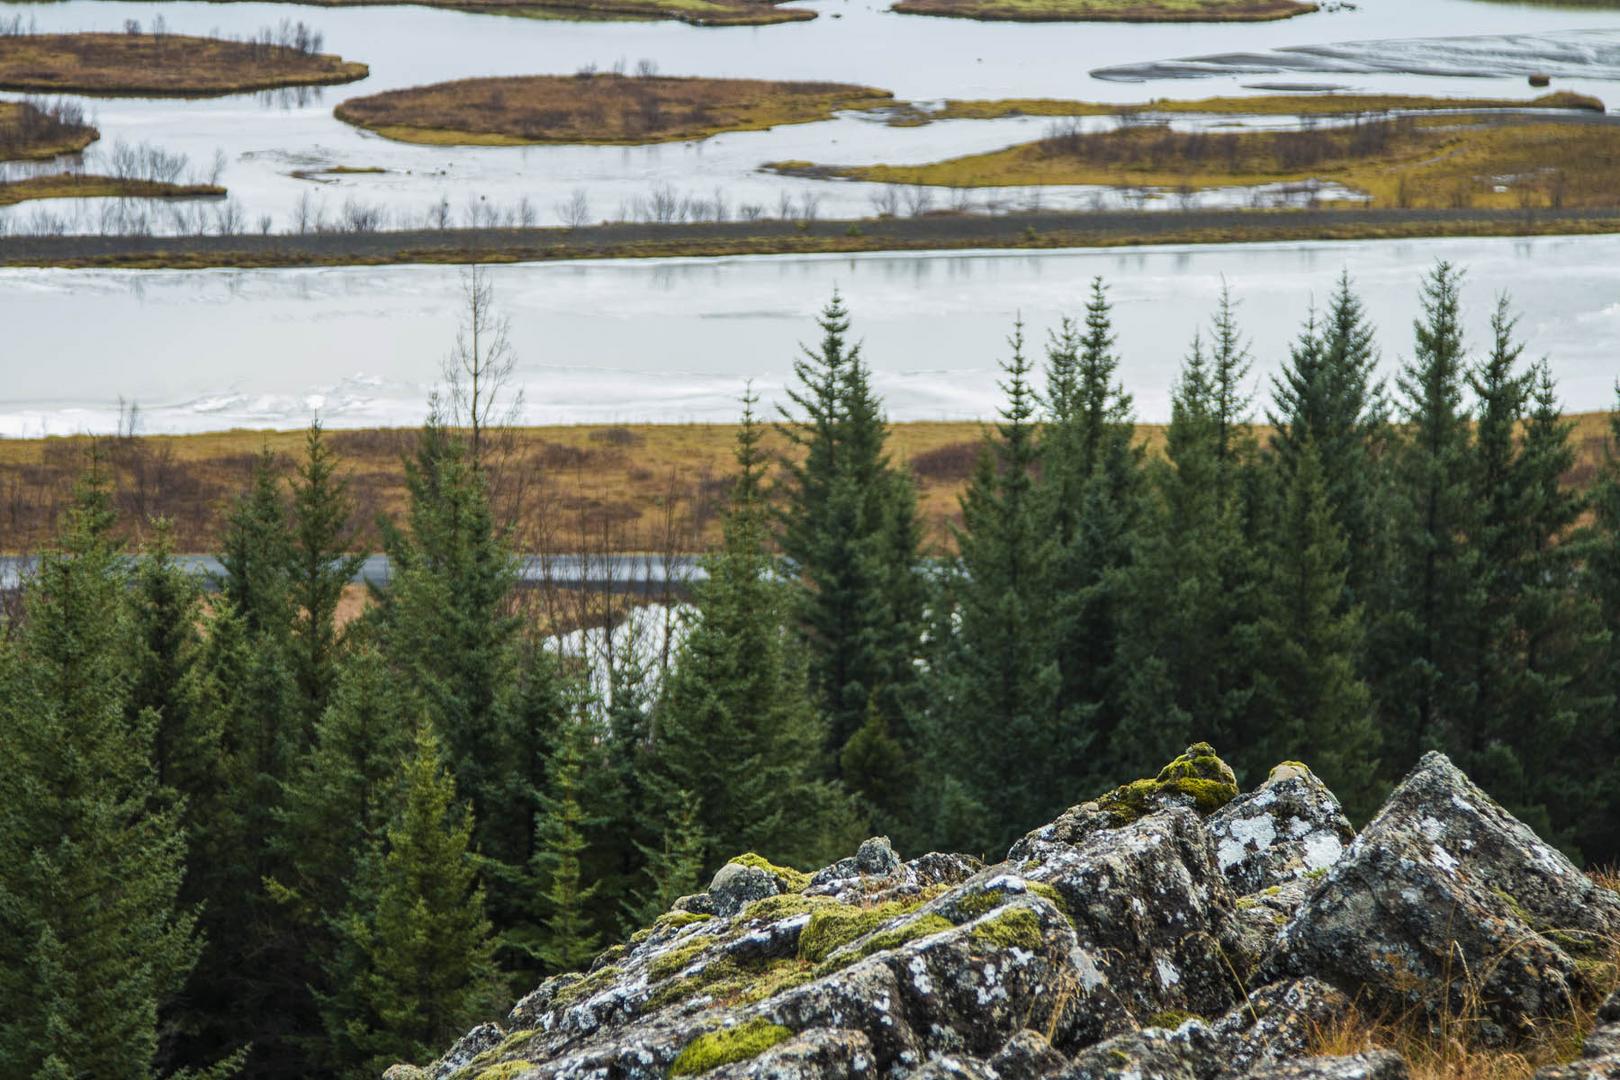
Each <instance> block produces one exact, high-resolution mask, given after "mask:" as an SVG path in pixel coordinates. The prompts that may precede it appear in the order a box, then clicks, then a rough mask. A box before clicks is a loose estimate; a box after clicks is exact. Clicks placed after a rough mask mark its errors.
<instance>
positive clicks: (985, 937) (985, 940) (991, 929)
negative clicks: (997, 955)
mask: <svg viewBox="0 0 1620 1080" xmlns="http://www.w3.org/2000/svg"><path fill="white" fill-rule="evenodd" d="M971 936H972V938H973V940H974V941H975V942H978V943H979V944H982V945H989V946H991V947H992V948H996V949H1023V950H1024V951H1025V952H1036V951H1037V950H1039V949H1040V948H1041V946H1042V945H1044V944H1045V937H1044V935H1042V933H1041V920H1040V919H1039V918H1038V917H1036V915H1035V913H1034V912H1033V911H1031V910H1029V908H1027V907H1014V908H1008V909H1007V910H1006V911H1003V912H1002V913H1001V914H999V915H996V916H994V917H992V918H989V919H986V920H984V921H983V922H981V923H978V924H976V925H975V926H974V927H973V930H972V931H971Z"/></svg>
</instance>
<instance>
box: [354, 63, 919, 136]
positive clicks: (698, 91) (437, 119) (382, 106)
mask: <svg viewBox="0 0 1620 1080" xmlns="http://www.w3.org/2000/svg"><path fill="white" fill-rule="evenodd" d="M891 99H892V95H890V94H889V93H888V91H885V90H874V89H872V88H870V87H865V86H851V85H847V84H843V83H817V82H770V81H765V80H760V79H682V78H667V77H663V76H657V75H647V76H627V75H595V74H581V75H572V76H570V75H528V76H516V77H511V78H496V79H461V80H458V81H455V82H447V83H437V84H435V85H432V86H421V87H413V88H411V89H407V90H390V91H388V92H386V93H382V94H373V95H372V96H370V97H361V98H352V99H350V100H348V101H345V102H343V103H342V104H341V105H339V106H338V107H337V108H336V109H335V110H333V111H334V113H335V114H336V116H337V118H338V119H339V120H342V121H345V122H346V123H350V124H354V125H355V126H357V127H363V128H366V129H368V130H371V131H375V132H377V133H378V134H379V135H383V136H385V137H387V138H390V139H398V140H400V141H403V142H415V143H431V144H439V145H455V144H471V145H485V146H517V145H527V144H533V143H610V144H635V143H653V142H675V141H680V140H685V139H702V138H707V137H708V136H710V135H716V134H719V133H720V132H725V131H756V130H760V129H763V128H769V127H775V126H776V125H778V124H803V123H808V122H810V121H813V120H826V119H830V118H831V117H832V116H833V115H834V114H835V113H836V112H838V111H839V110H842V109H869V108H873V107H874V106H877V105H880V104H884V103H887V102H888V101H890V100H891Z"/></svg>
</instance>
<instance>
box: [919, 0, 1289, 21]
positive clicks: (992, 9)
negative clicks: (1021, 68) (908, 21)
mask: <svg viewBox="0 0 1620 1080" xmlns="http://www.w3.org/2000/svg"><path fill="white" fill-rule="evenodd" d="M892 10H894V11H898V12H901V13H903V14H907V15H944V16H952V17H955V18H959V19H982V20H986V21H1008V22H1269V21H1272V20H1275V19H1288V18H1292V17H1293V16H1295V15H1304V14H1307V13H1309V12H1312V11H1315V10H1316V5H1315V4H1312V3H1299V2H1297V0H900V2H899V3H897V4H895V5H894V7H893V8H892Z"/></svg>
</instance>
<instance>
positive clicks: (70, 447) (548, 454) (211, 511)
mask: <svg viewBox="0 0 1620 1080" xmlns="http://www.w3.org/2000/svg"><path fill="white" fill-rule="evenodd" d="M1570 419H1571V420H1572V421H1573V422H1574V424H1575V431H1574V435H1573V441H1574V445H1575V447H1576V450H1577V455H1578V461H1577V464H1576V466H1575V468H1574V469H1573V470H1572V471H1571V473H1570V475H1569V476H1568V477H1566V478H1565V479H1566V481H1567V482H1569V483H1571V484H1574V485H1578V486H1584V485H1585V484H1588V483H1590V482H1591V479H1592V477H1593V476H1594V475H1595V473H1596V470H1597V468H1598V465H1599V463H1600V462H1601V461H1602V459H1603V455H1604V454H1605V453H1606V450H1607V447H1608V431H1609V429H1608V423H1609V415H1608V414H1607V413H1583V414H1575V415H1572V416H1571V417H1570ZM985 431H986V428H985V426H984V425H983V424H981V423H979V422H977V421H960V422H927V423H904V424H894V425H893V426H892V427H891V433H890V448H891V453H892V455H893V457H894V459H895V460H896V461H897V462H900V463H903V464H904V465H905V466H906V467H908V468H909V469H910V470H911V472H912V474H913V476H914V477H915V478H916V482H917V491H918V501H919V506H920V509H921V513H922V516H923V518H924V521H925V523H926V526H927V529H926V532H927V536H928V538H929V542H930V544H931V545H932V546H933V547H935V548H944V547H947V546H948V545H949V542H950V537H949V528H948V526H949V525H950V524H951V523H952V522H954V521H956V520H957V516H958V510H959V508H958V505H957V497H958V496H959V495H960V494H961V492H962V489H963V486H964V485H965V483H966V481H967V479H968V477H969V475H970V473H971V471H972V468H973V466H974V463H975V462H976V460H977V458H978V454H979V452H980V450H981V448H982V446H983V441H984V437H985ZM736 432H737V429H736V427H735V426H734V425H730V424H642V425H634V426H570V427H538V428H521V429H518V430H517V431H516V432H515V433H514V436H513V440H512V444H511V450H510V453H509V455H508V457H507V459H506V460H507V464H506V466H504V468H503V469H502V471H501V476H502V481H501V484H502V488H503V490H504V491H505V492H507V493H508V495H510V499H509V503H510V505H511V506H512V507H514V508H515V509H513V510H512V513H511V516H512V518H513V519H514V520H515V531H514V542H515V543H516V544H517V545H518V546H520V547H524V548H525V549H526V550H550V551H576V550H598V549H603V548H607V549H612V550H619V551H644V550H660V549H662V548H663V547H666V546H674V547H676V548H678V549H679V550H685V551H695V550H702V549H704V548H706V547H707V546H708V545H710V544H711V543H713V541H714V540H715V539H716V538H717V536H718V527H719V518H718V512H719V510H720V508H721V507H722V506H723V503H724V499H725V496H726V493H727V491H728V490H729V487H730V482H731V477H732V475H733V468H734V466H733V459H732V447H733V441H734V439H735V437H736ZM1256 433H1257V435H1258V436H1259V437H1260V438H1261V439H1264V438H1265V437H1266V434H1267V433H1266V429H1264V428H1257V429H1256ZM1137 435H1138V439H1139V441H1140V442H1141V443H1142V445H1144V446H1145V447H1147V448H1148V450H1149V452H1150V453H1154V452H1157V451H1158V450H1159V449H1160V448H1161V447H1162V445H1163V437H1164V431H1163V428H1162V427H1160V426H1158V425H1150V424H1144V425H1140V426H1139V427H1138V432H1137ZM328 437H329V439H330V441H331V445H332V447H333V448H334V450H335V451H336V452H337V453H338V454H339V456H340V457H341V459H342V466H343V471H344V472H345V474H346V475H347V476H348V478H349V484H350V490H351V492H352V493H353V495H354V497H355V501H356V504H357V519H358V523H359V525H360V527H361V540H362V542H363V544H364V546H366V547H367V548H369V549H372V550H375V549H377V548H378V546H379V544H378V536H377V531H376V528H375V520H376V517H377V515H378V514H388V515H397V514H399V513H400V511H401V510H402V509H403V507H404V503H405V488H404V482H403V480H404V477H403V470H402V466H401V463H402V460H403V456H404V455H405V454H406V453H408V452H409V451H410V449H411V447H412V445H413V442H414V439H415V432H414V431H412V430H410V429H396V428H386V429H368V430H352V431H345V430H338V431H332V432H329V433H328ZM303 444H304V433H303V432H302V431H282V432H261V431H225V432H217V433H213V434H206V435H181V436H161V435H158V436H144V437H139V438H135V439H116V438H107V439H101V440H98V442H97V444H96V445H97V448H98V451H97V452H98V453H99V455H100V457H101V459H102V460H103V461H104V462H105V464H106V467H107V468H108V469H110V470H111V472H112V474H113V475H114V477H115V478H116V483H117V489H118V502H119V506H120V509H121V511H122V512H123V516H124V521H125V525H126V528H128V529H129V530H130V531H131V533H132V534H134V533H138V532H139V526H140V523H141V522H142V521H144V520H145V519H147V518H150V517H154V516H164V517H168V518H169V519H171V521H172V522H173V526H174V530H175V541H176V544H177V546H178V547H179V549H180V550H182V551H198V552H200V551H209V550H213V549H214V548H215V547H216V546H217V544H218V536H219V533H218V526H219V520H220V510H221V508H222V507H224V506H227V505H228V504H229V502H230V501H231V500H232V499H233V498H235V496H236V495H237V494H239V493H240V492H241V491H242V490H244V488H245V486H246V481H247V479H248V477H249V476H250V475H251V471H252V469H253V466H254V463H255V462H256V461H257V459H258V455H259V454H260V452H261V450H263V449H266V448H268V449H269V450H270V451H271V453H272V454H274V455H275V460H276V462H277V465H278V467H279V468H281V469H284V470H290V469H291V468H292V466H293V464H294V463H295V462H296V461H297V460H298V459H299V458H300V456H301V455H302V453H303ZM765 445H766V447H767V449H768V450H769V451H770V452H772V453H773V454H778V455H779V454H782V453H784V452H785V451H786V443H785V441H784V440H783V439H782V437H781V436H780V434H779V433H777V432H776V431H774V430H771V431H770V432H769V433H768V435H767V437H766V439H765ZM90 449H91V441H90V440H89V439H86V438H48V439H0V551H4V552H19V551H32V550H37V549H38V548H40V547H41V546H43V545H45V544H46V543H48V542H49V539H50V537H51V535H52V530H53V528H54V522H55V516H56V514H57V513H58V511H59V510H60V509H61V507H62V506H64V505H66V502H67V500H68V498H69V497H70V494H71V491H72V486H73V482H74V480H75V478H76V477H77V476H78V475H79V474H80V473H81V471H82V470H83V469H84V468H85V466H86V464H87V462H88V461H89V453H90ZM671 538H673V539H671Z"/></svg>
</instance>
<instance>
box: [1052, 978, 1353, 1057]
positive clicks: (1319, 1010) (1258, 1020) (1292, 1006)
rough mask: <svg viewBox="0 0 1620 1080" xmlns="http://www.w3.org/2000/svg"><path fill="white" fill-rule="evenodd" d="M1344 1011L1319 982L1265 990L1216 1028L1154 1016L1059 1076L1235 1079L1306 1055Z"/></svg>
mask: <svg viewBox="0 0 1620 1080" xmlns="http://www.w3.org/2000/svg"><path fill="white" fill-rule="evenodd" d="M1349 1009H1350V999H1349V998H1347V997H1345V996H1344V995H1343V994H1342V993H1340V992H1339V991H1337V990H1335V989H1334V988H1333V987H1331V986H1328V985H1327V984H1326V983H1323V982H1321V981H1319V980H1317V979H1300V980H1297V981H1294V982H1288V983H1278V984H1274V985H1271V986H1265V987H1261V988H1260V989H1259V990H1257V991H1255V992H1254V993H1253V994H1250V995H1249V997H1248V998H1247V1000H1245V1001H1243V1002H1241V1003H1239V1004H1238V1005H1235V1006H1234V1007H1233V1008H1231V1009H1230V1010H1228V1011H1227V1012H1226V1013H1225V1014H1224V1015H1223V1016H1220V1017H1218V1018H1216V1019H1215V1020H1213V1021H1206V1020H1205V1019H1204V1018H1203V1017H1197V1016H1188V1015H1186V1014H1181V1013H1167V1014H1161V1015H1160V1016H1155V1017H1151V1018H1149V1020H1148V1026H1147V1027H1145V1028H1143V1029H1142V1030H1140V1031H1132V1032H1127V1033H1126V1034H1124V1035H1117V1036H1115V1037H1114V1038H1112V1039H1108V1040H1107V1041H1105V1042H1102V1043H1099V1044H1097V1045H1096V1046H1093V1047H1091V1048H1089V1049H1086V1050H1083V1051H1081V1052H1080V1053H1079V1054H1077V1055H1076V1056H1075V1059H1074V1065H1073V1067H1072V1069H1071V1070H1070V1071H1069V1072H1067V1073H1065V1074H1064V1076H1065V1077H1066V1078H1067V1080H1102V1078H1104V1077H1110V1078H1111V1077H1128V1076H1132V1075H1135V1076H1141V1077H1148V1076H1154V1077H1157V1076H1167V1077H1176V1078H1178V1080H1180V1078H1186V1080H1234V1078H1236V1077H1242V1076H1245V1075H1247V1074H1248V1072H1249V1070H1251V1069H1253V1068H1256V1067H1258V1066H1260V1065H1263V1064H1267V1063H1270V1062H1275V1061H1283V1060H1287V1059H1290V1058H1295V1057H1300V1056H1303V1055H1305V1054H1306V1053H1308V1051H1309V1048H1310V1045H1311V1040H1312V1039H1313V1038H1315V1037H1316V1035H1317V1034H1318V1033H1319V1032H1321V1031H1324V1030H1327V1029H1328V1028H1330V1027H1331V1026H1332V1025H1333V1024H1335V1023H1337V1022H1338V1021H1340V1020H1341V1019H1343V1017H1344V1016H1345V1015H1346V1014H1347V1013H1348V1012H1349Z"/></svg>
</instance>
